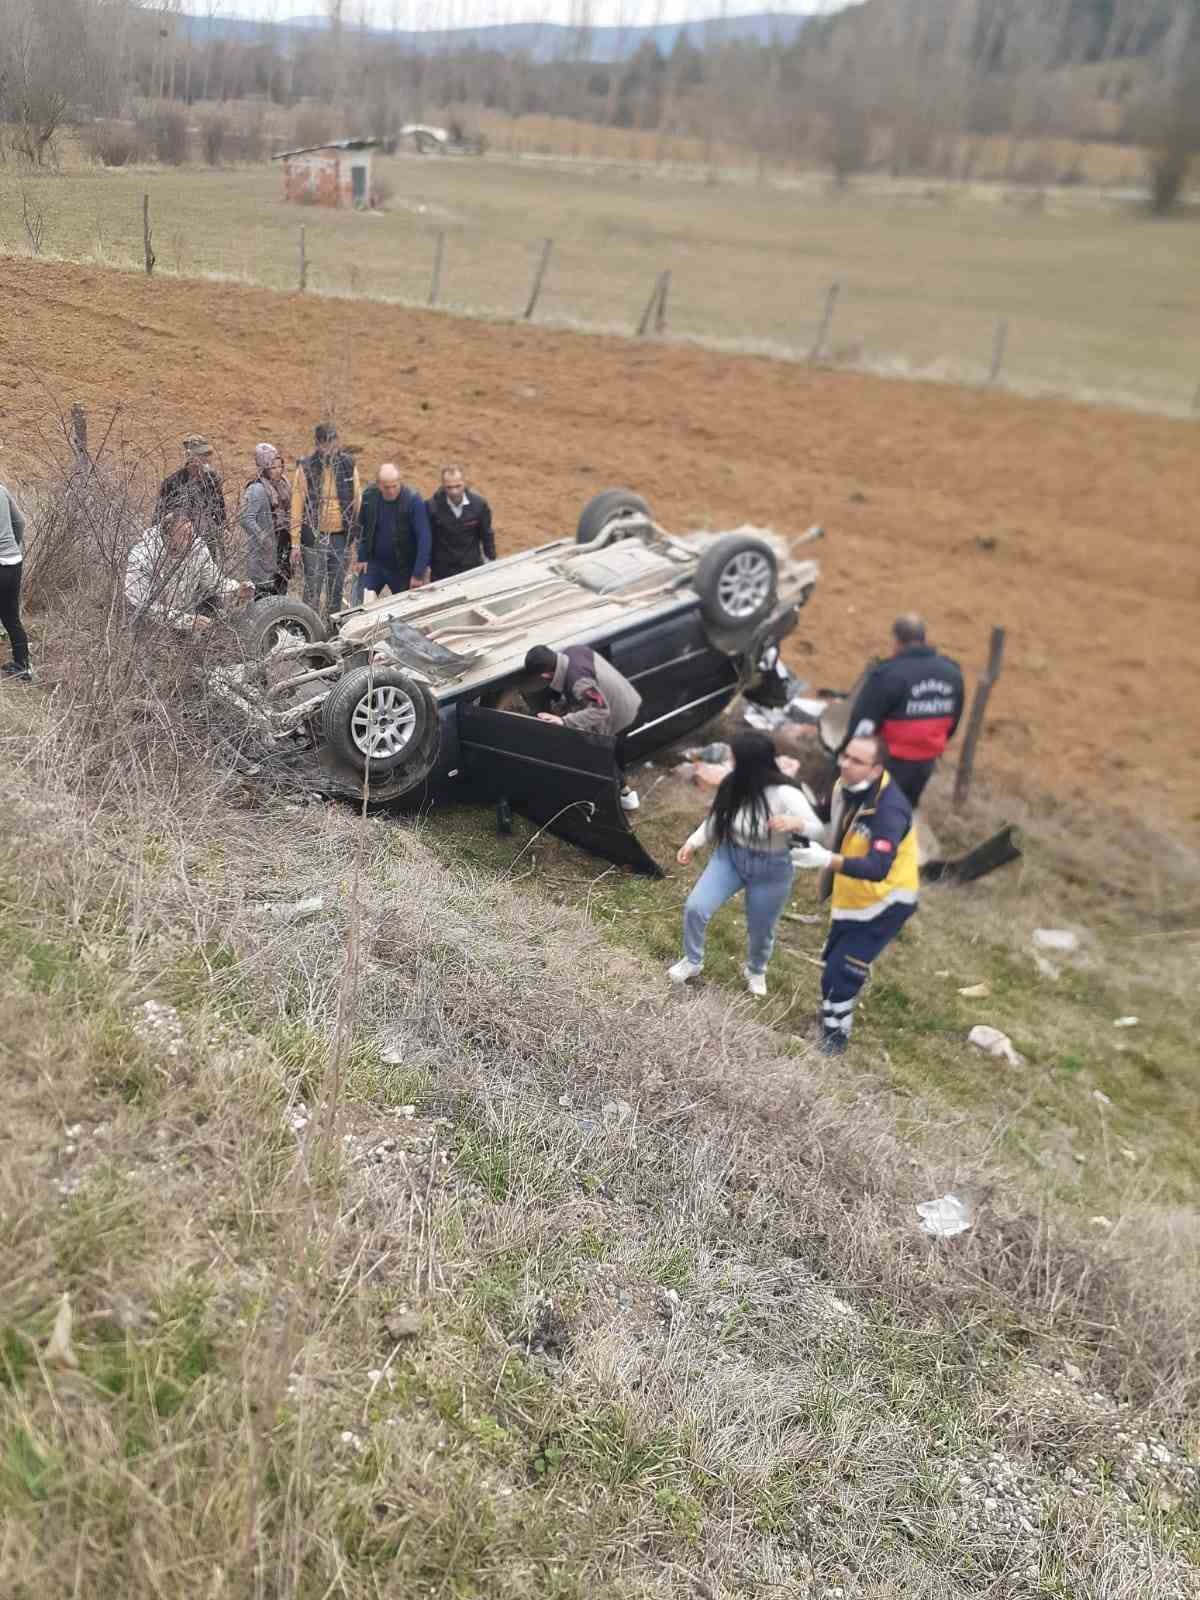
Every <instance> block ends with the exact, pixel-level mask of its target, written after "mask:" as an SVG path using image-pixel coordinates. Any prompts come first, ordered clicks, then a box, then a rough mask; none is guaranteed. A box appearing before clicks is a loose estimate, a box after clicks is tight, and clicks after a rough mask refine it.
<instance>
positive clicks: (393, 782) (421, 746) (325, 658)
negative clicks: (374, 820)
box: [226, 489, 821, 872]
mask: <svg viewBox="0 0 1200 1600" xmlns="http://www.w3.org/2000/svg"><path fill="white" fill-rule="evenodd" d="M820 534H821V530H820V529H819V528H812V529H810V530H809V531H808V533H807V534H805V535H803V536H802V537H801V538H800V539H799V540H797V541H796V542H795V543H796V545H797V546H799V545H802V544H804V543H806V542H810V541H811V540H813V539H815V538H818V537H820ZM817 577H818V566H817V563H816V562H815V561H812V560H807V559H803V558H801V557H799V556H797V555H795V554H794V553H793V551H792V549H789V547H788V546H787V545H786V544H785V543H784V542H783V541H782V540H780V539H778V538H776V537H775V536H773V535H770V534H762V533H759V532H756V531H739V532H735V533H728V534H722V535H716V536H714V535H711V534H695V535H689V536H686V537H680V536H674V535H671V534H669V533H667V532H665V531H664V530H663V529H662V528H661V527H659V525H658V524H657V523H656V522H655V521H654V519H653V518H652V516H651V515H650V511H649V508H648V507H647V505H646V503H645V501H644V500H642V499H641V498H640V497H639V496H637V495H636V494H634V493H632V492H631V491H629V490H626V489H611V490H606V491H605V492H604V493H602V494H600V495H597V496H596V497H595V498H594V499H592V500H591V501H590V502H589V503H588V504H587V506H585V507H584V510H583V513H582V515H581V517H580V519H579V526H578V528H577V530H576V536H575V538H574V540H572V539H569V538H563V539H558V540H555V541H554V542H552V543H550V544H544V545H541V546H539V547H537V548H536V549H533V550H526V551H522V552H520V553H519V554H517V555H512V556H506V557H504V558H502V559H501V560H499V561H495V562H490V563H488V564H487V565H485V566H482V567H478V568H476V569H475V570H473V571H471V572H467V573H463V574H461V575H460V576H458V577H455V578H446V579H443V580H441V581H440V582H438V583H433V584H430V585H428V586H427V587H425V588H421V589H416V590H411V591H409V592H407V593H405V594H400V595H396V596H389V597H385V598H383V599H380V600H377V601H375V602H374V603H373V604H371V605H369V606H361V607H355V608H353V609H351V610H349V611H343V612H341V613H340V614H339V615H338V616H337V617H336V618H335V619H334V622H335V624H336V632H334V633H333V635H332V636H331V637H330V636H327V632H326V629H325V627H324V625H323V624H322V622H321V620H320V619H319V618H318V617H317V616H316V614H315V613H314V612H312V611H311V610H309V609H308V608H307V607H306V606H304V605H302V604H300V603H299V602H298V601H294V600H290V599H287V598H279V599H273V600H267V601H263V602H260V603H259V604H258V605H257V606H256V607H254V608H253V618H252V622H251V635H250V637H251V643H252V645H253V647H254V651H253V653H254V656H255V659H253V660H251V661H250V662H248V663H247V664H246V665H244V666H242V667H240V668H237V669H234V670H232V671H230V672H229V673H227V675H226V688H227V691H228V692H229V693H230V694H231V695H232V696H234V697H235V698H236V699H237V700H238V701H239V703H241V704H242V705H243V707H244V709H245V710H246V711H247V713H248V714H249V715H250V716H251V717H252V718H253V719H254V720H255V722H256V723H257V724H258V726H259V727H260V729H261V730H262V731H263V732H265V733H266V734H267V735H268V736H269V737H270V739H271V740H272V742H273V744H274V745H275V746H276V748H279V749H290V750H292V751H297V750H300V749H303V751H304V756H303V760H304V761H305V762H306V763H307V766H306V768H305V771H306V774H307V778H308V780H309V781H310V782H311V783H312V784H313V786H314V787H316V788H319V789H320V790H321V791H322V792H324V793H326V794H331V795H340V796H344V797H346V798H349V799H354V800H357V801H359V802H360V803H361V802H363V801H365V802H366V803H368V804H370V805H381V804H385V803H397V802H402V803H406V804H415V805H427V804H429V803H431V802H434V801H437V800H439V799H442V798H446V797H449V796H452V795H455V794H462V795H464V796H465V795H467V794H473V795H475V796H478V797H480V798H484V799H490V800H494V801H497V802H500V803H507V805H509V806H511V807H512V808H514V809H516V810H518V811H520V812H523V813H524V814H525V815H527V816H529V817H531V818H532V819H533V820H535V821H537V822H539V823H544V824H546V825H547V826H548V827H549V828H550V829H551V831H553V832H556V833H560V834H562V835H563V836H565V837H567V838H569V839H571V840H573V841H574V842H576V843H578V844H580V845H582V846H584V847H585V848H586V849H589V850H591V851H593V852H595V853H596V854H599V855H601V856H604V857H607V858H608V859H611V860H614V861H619V862H622V863H624V864H627V865H629V866H632V867H635V868H636V869H638V870H641V871H646V872H657V871H658V868H657V866H656V865H655V863H654V862H653V860H652V859H651V858H650V856H649V855H648V854H647V853H646V852H645V851H644V849H643V848H642V846H641V845H640V843H639V842H638V840H637V836H636V834H635V833H634V832H633V831H632V829H631V828H630V826H629V824H628V821H627V819H626V815H625V813H624V812H623V811H622V809H621V807H620V805H619V804H618V798H617V797H618V792H619V786H620V774H619V772H618V769H617V766H616V763H615V759H614V744H613V741H612V740H611V739H603V738H596V737H593V736H589V735H587V734H583V733H580V732H577V731H576V730H574V729H571V728H567V727H562V726H560V725H557V724H553V723H549V722H542V721H539V720H537V718H536V717H535V716H531V715H530V714H529V712H530V711H535V710H536V709H538V706H539V703H540V700H539V696H540V693H541V691H543V690H544V687H545V686H544V684H542V683H541V681H540V680H531V679H530V677H529V675H528V674H527V673H526V671H525V666H524V662H525V653H526V651H527V650H528V649H529V648H530V646H531V645H535V644H546V645H549V646H551V648H555V649H565V648H566V647H567V646H568V645H578V644H585V645H589V646H590V647H591V648H592V649H594V650H595V651H596V652H597V653H598V654H600V655H602V656H604V657H606V658H607V659H608V660H609V661H610V662H611V663H612V665H613V666H614V667H615V668H616V669H617V670H618V671H619V672H621V673H622V674H623V675H624V676H625V677H626V678H628V679H629V680H630V681H631V682H632V683H633V685H634V686H635V687H636V689H637V690H638V692H639V694H640V695H641V697H642V704H641V710H640V712H639V715H638V718H637V720H636V722H635V723H634V724H633V726H632V727H631V728H630V729H629V730H628V731H627V733H626V739H625V753H626V759H627V760H629V761H632V760H634V759H637V758H641V757H645V756H646V755H648V754H650V753H651V752H652V751H654V750H657V749H659V748H661V747H662V746H664V745H667V744H670V743H671V742H672V741H674V740H676V739H678V738H680V737H681V736H682V735H684V734H686V733H689V732H691V731H692V730H693V729H695V728H697V727H699V726H700V725H701V724H702V723H705V722H707V721H709V720H710V719H711V718H712V717H715V716H717V715H718V714H719V713H720V712H721V711H723V710H724V709H725V707H726V706H727V705H728V704H729V702H730V701H731V700H732V699H733V697H734V695H736V694H737V693H738V692H739V690H741V689H745V688H747V687H750V686H751V685H753V684H754V683H756V682H757V681H758V679H759V678H760V676H761V674H763V673H764V672H768V673H769V672H770V671H772V670H773V668H774V665H775V662H776V660H777V657H778V651H779V645H780V642H781V640H782V639H783V638H784V637H785V636H786V635H787V634H788V633H790V632H791V631H792V629H793V628H794V627H795V626H796V621H797V617H798V614H799V611H800V608H801V607H802V606H803V605H804V604H805V603H806V601H807V600H808V598H809V596H810V595H811V594H812V592H813V588H814V586H815V584H816V582H817ZM522 704H523V709H521V710H517V709H515V707H516V706H518V705H522Z"/></svg>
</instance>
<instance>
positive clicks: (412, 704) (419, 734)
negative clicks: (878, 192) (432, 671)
mask: <svg viewBox="0 0 1200 1600" xmlns="http://www.w3.org/2000/svg"><path fill="white" fill-rule="evenodd" d="M372 699H374V702H375V703H374V708H373V714H374V717H375V719H377V720H376V721H375V724H374V726H373V727H372V726H371V718H372V706H371V701H372ZM321 732H322V734H323V735H324V737H325V741H326V743H327V744H328V745H329V747H330V748H331V750H332V751H333V753H334V754H335V755H336V756H337V758H338V760H339V761H342V762H344V763H345V764H346V765H347V766H350V767H352V768H354V770H355V771H356V772H362V773H366V774H368V775H369V776H370V777H371V778H376V779H386V780H387V781H388V784H389V786H391V785H393V784H395V783H397V782H400V781H402V780H405V779H407V781H408V782H409V783H410V784H414V783H420V781H421V779H422V778H424V777H427V776H428V774H429V773H430V771H431V770H432V768H433V764H434V761H435V760H436V759H437V752H438V746H439V744H440V726H439V723H438V714H437V704H436V702H435V700H434V698H433V695H432V693H431V692H430V690H429V689H428V688H427V687H426V685H425V684H423V683H420V682H419V681H418V680H417V679H416V678H414V677H412V676H410V674H409V673H407V672H401V671H400V670H399V668H397V667H375V668H373V669H372V668H371V667H369V666H367V667H355V668H354V669H353V671H351V672H347V673H346V674H345V676H344V677H343V678H341V679H340V681H339V682H338V683H337V684H335V686H334V687H333V689H331V690H330V692H329V694H328V695H327V696H326V698H325V703H324V705H323V706H322V707H321ZM368 737H370V738H371V740H372V748H368V744H367V739H368Z"/></svg>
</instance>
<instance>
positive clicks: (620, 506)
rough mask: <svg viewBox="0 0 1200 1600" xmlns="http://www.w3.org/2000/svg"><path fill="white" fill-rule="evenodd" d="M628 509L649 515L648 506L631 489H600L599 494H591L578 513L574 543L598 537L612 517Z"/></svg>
mask: <svg viewBox="0 0 1200 1600" xmlns="http://www.w3.org/2000/svg"><path fill="white" fill-rule="evenodd" d="M629 511H640V512H641V514H642V515H643V516H645V517H648V516H649V515H650V507H649V506H648V505H647V504H646V502H645V501H644V500H643V499H642V497H641V495H640V494H634V492H633V490H632V489H602V490H601V491H600V493H599V494H596V495H593V496H592V498H591V499H590V500H589V501H588V503H587V505H585V506H584V508H583V510H582V511H581V512H580V513H579V525H578V526H577V527H576V529H575V543H576V544H591V542H592V540H593V539H598V538H599V537H600V535H601V534H602V533H603V532H604V530H605V528H606V527H607V526H608V524H609V523H610V522H611V521H612V520H613V518H614V517H620V516H624V515H625V514H626V513H627V512H629ZM617 537H620V535H618V536H617Z"/></svg>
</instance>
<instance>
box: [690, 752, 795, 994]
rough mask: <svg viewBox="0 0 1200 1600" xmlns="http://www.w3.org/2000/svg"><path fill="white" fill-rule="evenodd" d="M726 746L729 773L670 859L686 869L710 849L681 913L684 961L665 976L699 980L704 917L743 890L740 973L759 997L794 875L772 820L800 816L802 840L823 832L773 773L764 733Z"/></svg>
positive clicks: (787, 785)
mask: <svg viewBox="0 0 1200 1600" xmlns="http://www.w3.org/2000/svg"><path fill="white" fill-rule="evenodd" d="M732 749H733V771H732V772H731V773H729V775H728V776H727V777H726V778H725V779H724V780H723V782H722V784H721V787H720V788H719V789H718V790H717V793H716V796H715V798H714V800H713V803H712V809H711V811H710V812H709V814H708V816H707V817H705V819H704V821H703V822H702V823H701V824H700V826H699V827H698V828H697V829H696V831H695V832H694V833H693V834H692V835H691V837H690V838H689V839H688V840H687V841H686V842H685V843H684V844H683V845H681V846H680V849H679V852H678V854H677V856H676V860H677V861H678V862H679V864H680V866H682V867H686V866H687V865H688V863H689V862H690V861H691V859H692V856H693V855H694V854H695V852H696V851H697V850H699V849H700V848H701V846H702V845H713V846H715V849H714V850H713V853H712V856H711V857H710V858H709V862H708V865H707V866H706V867H705V869H704V871H703V873H702V874H701V877H700V881H699V882H698V883H697V884H696V887H695V888H694V889H693V890H692V892H691V894H690V895H688V898H687V904H686V905H685V906H684V908H683V959H682V960H680V961H677V962H676V963H675V965H674V966H673V967H671V969H670V971H669V974H668V976H669V977H670V979H671V981H672V983H687V982H688V980H689V979H690V978H695V977H697V976H698V975H699V973H700V971H701V969H702V968H703V966H704V935H705V931H706V929H707V927H708V923H709V919H710V918H711V917H712V915H713V913H714V912H716V911H719V910H720V908H721V907H722V906H723V905H724V904H725V902H726V901H727V900H731V899H732V898H733V896H734V895H735V894H738V893H739V892H741V891H744V892H745V895H746V944H747V950H746V964H745V966H744V967H743V968H742V974H743V976H744V977H745V979H746V986H747V988H748V989H749V990H750V993H751V994H755V995H765V994H766V992H767V963H768V962H769V961H770V959H771V951H772V950H773V948H774V946H775V929H776V926H777V925H778V922H779V918H780V914H781V913H782V911H783V908H784V906H785V905H786V904H787V899H788V895H789V894H790V892H791V888H792V879H793V877H794V876H795V872H796V869H795V866H794V865H793V863H792V858H791V853H790V841H789V839H788V836H787V834H785V833H778V832H775V833H773V832H772V831H771V818H772V817H779V816H786V817H792V818H797V817H798V818H802V819H804V822H805V837H806V838H808V839H816V840H819V839H820V838H821V837H822V836H823V833H824V828H823V825H822V823H821V821H820V819H819V818H818V816H817V814H816V812H815V811H814V809H813V807H812V805H811V804H810V803H809V801H808V799H807V797H806V796H805V795H804V793H803V792H802V791H801V790H800V789H797V788H796V787H795V785H794V784H791V783H789V782H788V780H787V778H786V777H785V775H784V774H783V773H782V772H780V770H779V767H778V766H777V765H776V761H775V746H774V745H773V744H772V742H771V740H770V739H769V738H768V737H767V736H766V734H763V733H743V734H739V735H738V736H737V737H736V738H735V739H734V740H733V741H732Z"/></svg>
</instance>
